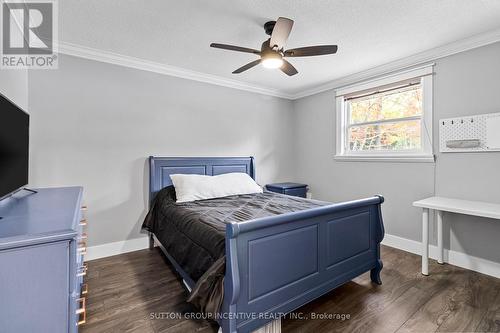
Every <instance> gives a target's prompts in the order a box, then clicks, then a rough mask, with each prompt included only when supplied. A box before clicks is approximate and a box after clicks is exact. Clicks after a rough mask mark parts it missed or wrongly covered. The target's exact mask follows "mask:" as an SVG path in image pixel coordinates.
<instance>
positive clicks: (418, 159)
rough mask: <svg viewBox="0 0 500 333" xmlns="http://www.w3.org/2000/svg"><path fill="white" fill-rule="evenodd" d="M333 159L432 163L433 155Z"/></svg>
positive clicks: (339, 157) (356, 156)
mask: <svg viewBox="0 0 500 333" xmlns="http://www.w3.org/2000/svg"><path fill="white" fill-rule="evenodd" d="M334 159H335V160H337V161H341V162H404V163H434V162H435V159H434V155H415V156H408V155H406V156H387V155H386V156H374V155H366V156H361V155H335V156H334Z"/></svg>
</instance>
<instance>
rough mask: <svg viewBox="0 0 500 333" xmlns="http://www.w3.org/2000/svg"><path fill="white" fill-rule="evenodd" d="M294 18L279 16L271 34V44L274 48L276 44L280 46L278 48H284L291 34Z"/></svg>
mask: <svg viewBox="0 0 500 333" xmlns="http://www.w3.org/2000/svg"><path fill="white" fill-rule="evenodd" d="M292 27H293V20H290V19H289V18H286V17H279V18H278V20H277V21H276V24H275V25H274V28H273V33H272V34H271V42H270V44H269V45H270V46H271V48H273V47H274V46H277V47H278V50H281V49H283V47H284V46H285V44H286V41H287V39H288V36H290V32H291V31H292Z"/></svg>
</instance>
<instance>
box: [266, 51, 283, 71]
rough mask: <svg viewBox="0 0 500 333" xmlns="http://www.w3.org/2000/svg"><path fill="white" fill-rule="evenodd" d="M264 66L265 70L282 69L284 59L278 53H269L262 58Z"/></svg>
mask: <svg viewBox="0 0 500 333" xmlns="http://www.w3.org/2000/svg"><path fill="white" fill-rule="evenodd" d="M262 66H264V67H265V68H271V69H273V68H280V67H281V66H283V59H282V57H281V55H280V54H278V53H274V52H273V53H269V54H267V55H265V56H264V57H262Z"/></svg>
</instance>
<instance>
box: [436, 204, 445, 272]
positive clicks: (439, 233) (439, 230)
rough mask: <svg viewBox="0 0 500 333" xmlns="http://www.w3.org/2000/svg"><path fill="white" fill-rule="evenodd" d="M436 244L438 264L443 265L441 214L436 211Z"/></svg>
mask: <svg viewBox="0 0 500 333" xmlns="http://www.w3.org/2000/svg"><path fill="white" fill-rule="evenodd" d="M437 243H438V257H437V261H438V263H439V264H443V263H444V261H443V212H442V211H440V210H438V211H437Z"/></svg>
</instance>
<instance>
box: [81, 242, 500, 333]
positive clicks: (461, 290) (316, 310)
mask: <svg viewBox="0 0 500 333" xmlns="http://www.w3.org/2000/svg"><path fill="white" fill-rule="evenodd" d="M382 260H383V261H384V269H383V270H382V282H383V284H382V285H381V286H377V285H374V284H372V283H371V282H370V278H369V274H364V275H362V276H360V277H358V278H356V279H354V280H353V281H351V282H349V283H347V284H345V285H343V286H341V287H339V288H337V289H336V290H334V291H332V292H330V293H328V294H326V295H324V296H323V297H321V298H319V299H317V300H316V301H314V302H312V303H310V304H307V305H306V306H303V307H302V308H300V309H298V310H296V311H295V312H294V313H295V315H296V317H298V318H290V316H289V317H287V318H285V319H284V320H283V322H282V331H283V332H284V333H289V332H290V333H291V332H384V333H388V332H398V333H403V332H500V279H496V278H493V277H489V276H486V275H483V274H479V273H476V272H472V271H468V270H464V269H461V268H458V267H455V266H451V265H443V266H442V265H438V264H437V263H436V262H435V261H433V260H431V263H430V267H429V271H430V274H431V275H430V276H428V277H424V276H422V275H421V274H420V257H419V256H416V255H413V254H409V253H407V252H403V251H400V250H396V249H393V248H390V247H383V248H382ZM87 283H88V286H89V293H88V301H87V323H86V324H85V325H83V326H82V327H81V332H83V333H87V332H88V333H98V332H145V333H147V332H168V333H173V332H203V333H205V332H217V330H218V327H217V325H214V324H213V323H210V322H208V321H205V320H201V319H198V320H196V319H195V320H187V319H184V318H183V316H181V318H166V316H168V314H167V313H181V314H182V313H189V312H192V311H195V310H194V309H193V308H192V307H191V306H190V305H189V304H187V303H186V302H185V299H186V297H187V292H186V291H185V289H184V288H183V286H182V284H181V281H180V280H179V279H178V277H177V276H176V274H174V272H173V268H172V267H171V266H170V264H169V263H168V262H167V261H166V260H165V259H164V257H163V255H162V254H161V252H160V251H159V250H156V249H155V250H153V251H150V250H142V251H137V252H132V253H128V254H123V255H119V256H114V257H109V258H105V259H99V260H94V261H90V262H89V274H88V276H87ZM322 315H328V316H333V317H334V318H331V319H328V318H319V319H312V316H316V317H318V316H322ZM335 315H338V316H335ZM347 315H348V316H349V319H347ZM155 316H156V318H155ZM306 316H308V317H309V319H303V318H304V317H306ZM342 317H343V319H342ZM300 318H302V319H300Z"/></svg>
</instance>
